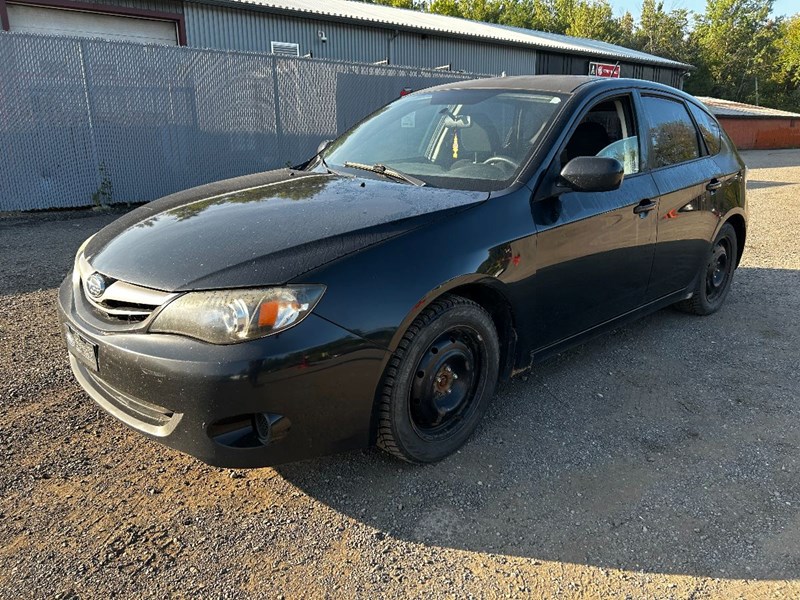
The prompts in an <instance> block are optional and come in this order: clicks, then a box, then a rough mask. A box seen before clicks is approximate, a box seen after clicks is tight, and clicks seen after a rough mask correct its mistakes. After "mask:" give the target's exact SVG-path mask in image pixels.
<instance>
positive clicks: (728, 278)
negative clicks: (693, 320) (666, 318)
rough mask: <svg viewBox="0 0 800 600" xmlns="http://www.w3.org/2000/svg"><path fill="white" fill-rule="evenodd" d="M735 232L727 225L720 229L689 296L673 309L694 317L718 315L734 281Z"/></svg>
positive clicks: (736, 255) (736, 248) (736, 258)
mask: <svg viewBox="0 0 800 600" xmlns="http://www.w3.org/2000/svg"><path fill="white" fill-rule="evenodd" d="M738 248H739V247H738V245H737V239H736V230H735V229H734V228H733V226H732V225H731V224H730V223H725V225H723V226H722V229H720V232H719V234H718V235H717V237H716V239H715V240H714V243H713V244H711V250H710V251H709V253H708V257H707V259H706V261H705V262H704V263H703V266H702V267H701V269H702V270H701V271H700V274H699V276H698V278H697V285H696V286H695V289H694V293H693V294H692V297H691V298H689V299H687V300H682V301H681V302H678V303H677V304H676V305H675V307H676V308H678V309H679V310H682V311H684V312H688V313H691V314H695V315H710V314H712V313H715V312H717V311H718V310H719V309H720V307H721V306H722V304H723V303H724V302H725V298H727V296H728V292H729V291H730V289H731V283H732V282H733V272H734V270H735V269H736V263H737V260H738Z"/></svg>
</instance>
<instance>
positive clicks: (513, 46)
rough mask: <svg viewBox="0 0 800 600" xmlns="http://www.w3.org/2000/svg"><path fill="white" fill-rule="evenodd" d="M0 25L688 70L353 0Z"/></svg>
mask: <svg viewBox="0 0 800 600" xmlns="http://www.w3.org/2000/svg"><path fill="white" fill-rule="evenodd" d="M0 25H2V28H3V29H4V30H6V31H24V32H35V33H43V34H50V35H54V34H55V35H70V36H76V35H77V36H89V37H103V38H108V39H125V40H129V41H131V40H132V41H138V42H144V43H158V44H180V45H188V46H192V47H196V48H214V49H223V50H241V51H250V52H280V53H287V54H298V55H300V56H304V55H311V56H313V57H315V58H327V59H336V60H346V61H352V62H366V63H375V62H379V61H387V62H388V63H389V64H396V65H406V66H415V67H427V68H437V67H442V68H447V69H451V70H455V71H465V72H470V73H486V74H501V73H503V72H505V73H507V74H508V75H520V74H545V73H558V74H576V75H586V74H588V73H589V69H590V62H592V61H595V62H605V63H611V64H618V65H619V67H620V69H619V75H620V76H622V77H635V78H640V79H649V80H653V81H659V82H662V83H666V84H668V85H672V86H675V87H682V81H683V75H684V73H685V72H686V71H687V70H688V69H690V68H691V67H690V66H689V65H685V64H682V63H678V62H675V61H671V60H668V59H664V58H660V57H657V56H653V55H650V54H646V53H644V52H638V51H635V50H630V49H627V48H623V47H621V46H615V45H613V44H607V43H604V42H598V41H594V40H586V39H579V38H573V37H568V36H562V35H555V34H547V33H542V32H536V31H529V30H525V29H518V28H514V27H506V26H501V25H494V24H488V23H478V22H474V21H468V20H464V19H458V18H454V17H446V16H442V15H435V14H430V13H423V12H419V11H412V10H404V9H398V8H392V7H388V6H380V5H372V4H366V3H362V2H352V1H349V0H324V1H321V0H201V1H198V0H89V1H79V2H78V1H74V0H0Z"/></svg>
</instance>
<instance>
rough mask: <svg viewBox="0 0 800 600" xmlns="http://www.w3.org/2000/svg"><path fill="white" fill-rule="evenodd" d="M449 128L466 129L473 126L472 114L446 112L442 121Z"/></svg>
mask: <svg viewBox="0 0 800 600" xmlns="http://www.w3.org/2000/svg"><path fill="white" fill-rule="evenodd" d="M442 125H444V126H445V127H447V128H448V129H466V128H467V127H472V117H471V116H470V115H453V114H450V113H448V114H446V115H445V116H444V121H443V123H442Z"/></svg>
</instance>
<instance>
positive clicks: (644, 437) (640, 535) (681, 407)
mask: <svg viewBox="0 0 800 600" xmlns="http://www.w3.org/2000/svg"><path fill="white" fill-rule="evenodd" d="M785 290H791V291H790V292H788V293H786V292H784V293H781V291H785ZM767 305H769V307H770V308H769V310H765V309H764V308H763V307H764V306H767ZM799 308H800V271H792V270H784V271H782V270H773V269H746V268H740V269H739V271H738V272H737V278H736V281H735V283H734V287H733V290H732V293H731V295H730V296H729V298H728V302H727V304H726V306H725V307H724V308H723V309H722V310H721V311H720V312H719V313H717V314H715V315H713V316H710V317H706V318H698V317H693V316H689V315H684V314H682V313H679V312H677V311H674V310H671V309H667V310H663V311H660V312H659V313H656V314H654V315H652V316H650V317H648V318H645V319H643V320H640V321H638V322H636V323H634V324H632V325H629V326H626V327H622V328H620V329H617V330H615V331H614V332H612V333H610V334H607V335H605V336H603V337H601V338H598V339H595V340H593V341H590V342H588V343H586V344H584V345H583V346H580V347H578V348H576V349H574V350H571V351H568V352H566V353H564V354H562V355H560V356H558V357H556V358H555V359H552V360H550V361H548V362H545V363H543V364H541V365H538V366H537V367H536V368H535V369H534V371H533V373H532V374H531V375H530V376H529V377H527V378H524V379H522V378H517V379H515V380H513V381H511V382H510V383H508V384H506V385H505V386H504V387H503V388H502V389H501V390H500V391H499V393H498V395H497V397H496V399H495V401H494V403H493V406H492V408H491V410H490V414H489V416H488V418H487V419H486V420H485V421H484V424H483V426H482V427H481V429H480V430H479V431H478V432H477V434H476V435H475V436H473V438H472V439H471V441H470V442H469V443H468V444H467V445H466V446H465V447H464V448H463V449H462V450H461V451H460V452H459V453H458V454H456V455H455V456H453V457H451V458H449V459H447V460H444V461H442V462H441V463H439V464H435V465H429V466H424V467H421V466H412V465H406V464H403V463H400V462H398V461H395V460H393V459H391V458H388V457H386V456H384V455H383V454H382V453H380V452H378V451H376V450H371V451H364V452H361V453H352V454H347V455H342V456H336V457H327V458H322V459H318V460H314V461H307V462H304V463H298V464H294V465H287V466H283V467H279V468H278V469H277V470H278V472H279V473H280V474H281V475H282V476H283V477H284V478H285V479H286V480H288V481H289V482H290V483H292V484H294V485H296V486H297V487H299V488H300V489H302V490H304V491H305V492H306V493H308V494H309V495H311V496H312V497H314V498H316V499H318V500H320V501H321V502H323V503H325V504H327V505H329V506H331V507H332V508H334V509H335V510H337V511H340V512H342V513H344V514H346V515H348V516H350V517H352V518H354V519H356V520H358V521H361V522H364V523H366V524H368V525H371V526H373V527H375V533H374V535H375V536H376V538H379V539H380V538H382V537H384V536H392V537H396V538H400V539H405V540H410V541H414V542H419V543H422V544H426V545H433V546H442V547H450V548H456V549H464V550H470V551H479V552H487V553H493V554H503V555H512V556H518V557H527V558H530V559H540V560H557V561H563V562H571V563H580V564H589V565H595V566H600V567H606V568H622V569H628V570H638V571H645V572H658V573H677V574H687V575H702V576H711V577H720V578H746V579H773V578H774V579H790V578H797V577H800V531H799V529H800V528H798V527H797V523H798V519H799V515H798V508H797V507H798V506H799V505H800V485H798V477H797V472H798V469H800V460H799V458H798V457H800V453H798V449H800V426H798V423H800V419H798V417H799V416H800V407H798V402H797V401H798V389H800V380H798V374H797V369H796V356H797V347H798V344H799V343H800V326H798V320H797V318H796V314H797V310H798V309H799Z"/></svg>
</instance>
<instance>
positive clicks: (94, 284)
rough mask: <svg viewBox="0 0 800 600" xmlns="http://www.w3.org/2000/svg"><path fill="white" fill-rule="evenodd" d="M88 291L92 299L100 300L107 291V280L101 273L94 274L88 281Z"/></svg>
mask: <svg viewBox="0 0 800 600" xmlns="http://www.w3.org/2000/svg"><path fill="white" fill-rule="evenodd" d="M86 291H87V292H89V295H90V296H91V297H92V298H99V297H100V296H102V295H103V292H105V291H106V280H105V279H103V276H102V275H100V273H92V274H91V275H89V278H88V279H87V280H86Z"/></svg>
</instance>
